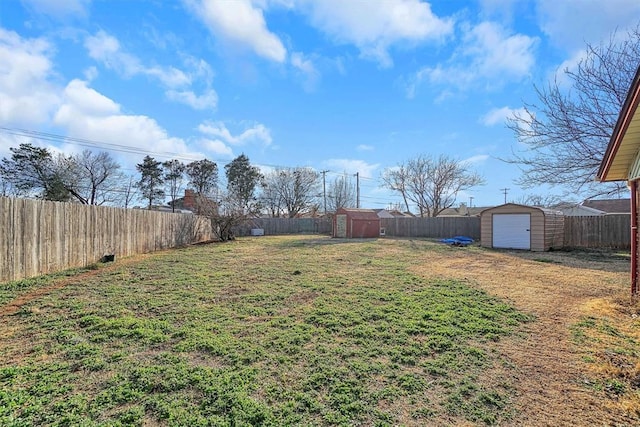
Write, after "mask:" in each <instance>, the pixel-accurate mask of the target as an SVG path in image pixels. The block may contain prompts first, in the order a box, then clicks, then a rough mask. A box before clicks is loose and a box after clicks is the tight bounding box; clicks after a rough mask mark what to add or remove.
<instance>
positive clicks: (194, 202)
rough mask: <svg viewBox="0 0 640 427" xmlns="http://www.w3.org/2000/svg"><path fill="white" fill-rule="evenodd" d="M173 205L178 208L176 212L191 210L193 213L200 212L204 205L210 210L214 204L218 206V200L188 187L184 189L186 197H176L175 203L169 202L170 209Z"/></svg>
mask: <svg viewBox="0 0 640 427" xmlns="http://www.w3.org/2000/svg"><path fill="white" fill-rule="evenodd" d="M172 206H173V207H174V208H175V209H176V212H178V211H181V212H185V211H189V212H193V213H200V210H201V209H202V208H203V207H204V208H205V209H207V210H209V209H211V207H212V206H216V202H215V201H214V200H213V199H211V198H208V197H204V196H202V195H200V194H197V193H196V192H195V191H193V190H189V189H186V190H184V197H179V198H177V199H175V200H174V201H173V205H172V203H171V202H169V209H170V210H171V209H172Z"/></svg>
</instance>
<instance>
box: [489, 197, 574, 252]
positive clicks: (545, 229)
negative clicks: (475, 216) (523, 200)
mask: <svg viewBox="0 0 640 427" xmlns="http://www.w3.org/2000/svg"><path fill="white" fill-rule="evenodd" d="M563 243H564V215H563V214H562V212H560V211H554V210H551V209H544V208H538V207H535V206H524V205H517V204H515V203H507V204H504V205H500V206H496V207H494V208H489V209H485V210H484V211H482V213H481V214H480V245H481V246H483V247H485V248H505V249H526V250H531V251H548V250H549V249H552V248H561V247H562V245H563Z"/></svg>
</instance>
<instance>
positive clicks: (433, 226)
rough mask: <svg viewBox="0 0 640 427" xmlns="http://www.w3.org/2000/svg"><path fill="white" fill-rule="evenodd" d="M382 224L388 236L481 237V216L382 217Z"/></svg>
mask: <svg viewBox="0 0 640 427" xmlns="http://www.w3.org/2000/svg"><path fill="white" fill-rule="evenodd" d="M380 226H381V227H384V229H385V234H386V235H387V236H395V237H432V238H445V237H453V236H468V237H471V238H472V239H480V218H479V217H436V218H382V219H381V220H380Z"/></svg>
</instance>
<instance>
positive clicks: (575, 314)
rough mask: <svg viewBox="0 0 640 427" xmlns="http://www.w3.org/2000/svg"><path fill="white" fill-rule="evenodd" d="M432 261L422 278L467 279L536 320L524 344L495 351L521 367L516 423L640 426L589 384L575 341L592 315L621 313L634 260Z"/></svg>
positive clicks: (473, 253) (521, 256) (489, 377)
mask: <svg viewBox="0 0 640 427" xmlns="http://www.w3.org/2000/svg"><path fill="white" fill-rule="evenodd" d="M429 257H430V259H429V262H428V263H425V264H423V265H420V266H416V267H414V270H415V272H416V273H418V274H420V275H423V276H425V277H442V278H448V279H451V278H457V279H459V280H465V281H467V282H468V283H470V284H472V285H474V286H477V287H479V288H481V289H483V290H485V291H486V292H489V293H490V294H492V295H496V296H498V297H500V298H502V299H504V300H507V301H509V302H510V303H511V304H513V305H514V306H515V307H517V308H518V309H520V310H522V311H524V312H526V313H529V314H532V315H534V316H535V317H536V321H534V322H531V323H529V324H528V325H527V326H526V327H525V330H524V334H523V335H522V337H521V338H519V339H515V340H502V341H500V342H497V343H496V346H495V348H496V349H497V351H499V352H500V353H501V355H502V357H503V359H504V360H505V363H506V364H508V365H510V366H511V367H516V370H515V372H516V373H515V378H514V380H515V381H514V382H515V384H517V386H516V389H515V390H514V397H513V399H514V400H513V403H514V405H515V407H516V410H517V415H516V416H515V418H514V419H513V420H512V421H511V422H509V423H508V424H509V425H518V426H519V425H549V426H557V425H625V426H626V425H636V424H635V423H637V422H638V421H639V420H638V419H634V418H632V415H630V414H629V413H628V412H627V411H625V410H624V408H622V407H621V406H620V405H615V402H613V406H614V407H611V405H604V404H603V401H602V398H603V396H602V395H601V394H600V393H597V392H594V391H593V390H591V389H589V388H588V387H587V386H586V385H585V383H584V381H585V380H584V377H585V369H586V368H585V366H584V363H581V359H580V355H579V354H578V348H577V347H576V346H575V345H574V344H573V342H572V339H571V335H570V328H571V326H572V325H573V324H575V323H576V322H578V321H579V320H580V318H581V316H583V315H585V313H593V312H595V311H598V310H600V309H606V310H607V312H608V313H609V314H611V313H615V312H619V309H618V308H617V307H618V305H617V304H616V303H615V300H616V299H618V300H620V299H624V295H625V292H628V290H627V288H626V287H625V286H626V283H627V282H628V280H629V279H628V274H627V273H626V271H628V268H629V267H628V265H629V264H628V259H625V258H624V257H615V258H613V259H611V260H607V258H606V257H605V256H604V255H602V256H599V257H598V259H597V261H596V260H590V261H588V262H585V261H584V259H582V258H580V257H579V256H575V254H565V253H562V252H555V253H545V254H543V255H540V254H532V253H524V252H513V253H509V252H493V251H485V250H477V249H471V250H468V251H464V252H463V251H458V250H456V251H455V256H451V254H446V253H443V254H433V253H430V254H429ZM436 257H437V258H436ZM434 258H435V259H434ZM539 259H544V260H545V262H544V263H541V262H540V260H539ZM541 264H543V265H541ZM627 299H628V297H627ZM603 301H606V303H603ZM594 310H595V311H594ZM506 374H508V375H514V374H513V370H512V369H510V370H509V371H507V370H504V371H502V370H501V369H500V368H499V367H496V368H495V369H494V370H493V371H490V372H487V373H486V381H488V382H491V381H494V380H495V379H496V378H499V377H500V376H501V375H506ZM616 406H617V407H616Z"/></svg>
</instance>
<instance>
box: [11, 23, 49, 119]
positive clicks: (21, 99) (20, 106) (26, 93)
mask: <svg viewBox="0 0 640 427" xmlns="http://www.w3.org/2000/svg"><path fill="white" fill-rule="evenodd" d="M51 51H52V48H51V46H50V45H49V43H48V42H47V41H46V40H44V39H24V38H21V37H20V36H19V35H18V34H16V33H14V32H13V31H6V30H4V29H2V28H0V123H2V124H4V125H30V124H35V123H42V122H45V121H46V120H47V119H48V118H49V115H50V113H51V112H52V111H53V109H55V107H56V105H57V104H58V102H59V97H58V91H59V88H58V87H56V86H55V85H54V84H52V83H51V82H50V80H49V79H50V78H51V76H52V74H53V66H52V63H51V60H50V59H49V55H50V54H51Z"/></svg>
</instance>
